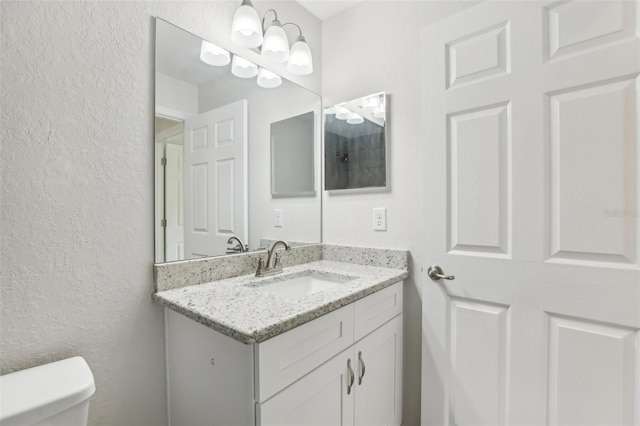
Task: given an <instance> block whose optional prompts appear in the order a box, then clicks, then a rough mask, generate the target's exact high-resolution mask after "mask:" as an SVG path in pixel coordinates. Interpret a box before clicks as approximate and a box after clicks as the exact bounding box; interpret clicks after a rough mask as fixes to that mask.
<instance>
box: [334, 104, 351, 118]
mask: <svg viewBox="0 0 640 426" xmlns="http://www.w3.org/2000/svg"><path fill="white" fill-rule="evenodd" d="M349 115H351V111H349V110H348V109H346V108H345V107H343V106H337V107H336V118H337V119H338V120H346V119H347V118H349Z"/></svg>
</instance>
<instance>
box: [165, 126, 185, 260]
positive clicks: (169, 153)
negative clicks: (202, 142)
mask: <svg viewBox="0 0 640 426" xmlns="http://www.w3.org/2000/svg"><path fill="white" fill-rule="evenodd" d="M182 138H183V133H182V132H181V133H180V134H179V135H176V136H174V137H172V138H169V139H167V145H166V147H165V159H166V160H165V182H164V185H165V218H166V227H165V236H166V251H165V253H166V259H165V262H172V261H174V260H183V259H184V197H183V193H184V189H183V188H184V182H183V179H184V158H183V152H184V149H183V143H182Z"/></svg>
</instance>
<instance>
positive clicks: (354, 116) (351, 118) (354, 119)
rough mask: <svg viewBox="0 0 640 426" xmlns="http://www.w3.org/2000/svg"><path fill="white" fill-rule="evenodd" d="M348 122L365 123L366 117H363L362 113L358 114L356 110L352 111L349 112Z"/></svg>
mask: <svg viewBox="0 0 640 426" xmlns="http://www.w3.org/2000/svg"><path fill="white" fill-rule="evenodd" d="M347 123H349V124H362V123H364V118H362V116H361V115H358V114H356V113H355V112H352V113H351V114H349V117H348V118H347Z"/></svg>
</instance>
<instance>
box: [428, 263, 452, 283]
mask: <svg viewBox="0 0 640 426" xmlns="http://www.w3.org/2000/svg"><path fill="white" fill-rule="evenodd" d="M427 275H429V278H431V279H432V280H434V281H438V280H439V279H440V278H442V279H444V280H455V279H456V277H455V276H453V275H445V274H444V271H443V270H442V268H441V267H439V266H438V265H431V266H429V269H427Z"/></svg>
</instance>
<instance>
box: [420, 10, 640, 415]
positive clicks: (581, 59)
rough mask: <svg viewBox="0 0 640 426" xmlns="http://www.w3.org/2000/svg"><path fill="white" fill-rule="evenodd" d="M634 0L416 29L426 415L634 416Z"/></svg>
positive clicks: (478, 15)
mask: <svg viewBox="0 0 640 426" xmlns="http://www.w3.org/2000/svg"><path fill="white" fill-rule="evenodd" d="M639 9H640V5H639V3H638V2H637V1H622V2H619V1H605V2H599V1H569V2H567V1H558V2H504V1H495V2H494V1H487V2H484V3H482V4H480V5H477V6H474V7H472V8H470V9H468V10H467V11H464V12H462V13H460V14H458V15H454V16H452V17H451V18H449V19H446V20H444V21H441V22H438V23H436V24H434V25H431V26H429V27H426V28H425V29H424V30H423V31H422V34H421V36H422V57H423V71H424V72H423V76H424V77H423V80H422V86H423V111H424V112H425V115H424V121H425V135H426V142H425V143H426V149H425V158H426V166H427V167H426V168H425V222H424V224H425V228H424V229H425V235H424V241H425V258H424V264H423V265H424V271H423V274H424V275H423V277H422V278H421V279H422V282H423V286H422V289H423V292H422V298H423V302H422V303H423V354H422V357H423V359H422V373H423V388H422V423H423V424H424V425H432V424H433V425H436V424H437V425H440V424H456V425H465V424H474V425H479V424H490V425H502V424H529V425H540V424H552V425H556V424H562V425H570V424H572V425H588V424H599V425H604V424H606V425H630V424H636V425H638V424H640V331H639V330H640V254H639V253H638V249H639V247H640V220H639V219H640V210H639V208H640V205H639V201H638V200H639V199H640V185H639V182H638V181H639V173H640V143H639V140H640V134H639V123H638V121H639V119H638V116H639V114H640V99H639V95H640V77H639V75H640V37H639V34H640V28H639V25H640V24H639V22H638V20H639V18H638V17H639V16H640V10H639ZM432 264H435V265H439V266H440V267H442V269H443V271H444V273H445V274H451V275H454V276H455V279H454V280H445V279H440V280H432V279H429V278H428V277H427V276H426V273H427V267H428V266H429V265H432Z"/></svg>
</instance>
